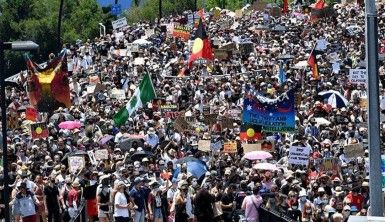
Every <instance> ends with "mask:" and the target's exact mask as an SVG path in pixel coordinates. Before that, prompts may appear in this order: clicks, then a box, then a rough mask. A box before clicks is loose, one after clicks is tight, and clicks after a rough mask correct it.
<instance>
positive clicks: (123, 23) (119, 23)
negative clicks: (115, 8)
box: [112, 17, 127, 29]
mask: <svg viewBox="0 0 385 222" xmlns="http://www.w3.org/2000/svg"><path fill="white" fill-rule="evenodd" d="M126 26H127V19H126V18H125V17H124V18H120V19H118V20H115V21H112V28H113V29H120V28H123V27H126Z"/></svg>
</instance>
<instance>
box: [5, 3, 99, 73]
mask: <svg viewBox="0 0 385 222" xmlns="http://www.w3.org/2000/svg"><path fill="white" fill-rule="evenodd" d="M0 1H1V4H0V12H2V16H0V39H1V40H2V41H15V40H33V41H35V42H36V43H38V44H39V45H40V50H39V52H37V53H35V54H34V59H35V60H37V61H38V62H45V61H46V60H47V57H48V54H49V53H51V52H53V53H58V52H57V51H56V50H57V20H58V13H59V4H60V0H0ZM105 17H107V16H106V14H103V12H102V9H101V8H100V7H99V5H98V4H97V2H96V0H65V2H64V10H63V19H62V42H63V43H74V42H75V41H76V40H77V39H81V40H86V39H88V38H94V37H97V36H99V26H98V23H99V22H103V21H104V18H105ZM6 60H9V63H10V66H9V67H10V68H11V69H8V70H7V73H9V74H8V75H12V74H15V73H17V72H19V71H20V70H22V69H25V65H24V62H22V61H23V60H24V59H23V55H22V54H21V53H15V52H9V53H7V54H6Z"/></svg>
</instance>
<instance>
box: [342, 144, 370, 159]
mask: <svg viewBox="0 0 385 222" xmlns="http://www.w3.org/2000/svg"><path fill="white" fill-rule="evenodd" d="M344 153H345V156H346V157H347V158H349V159H350V158H357V157H359V156H364V154H365V151H364V148H363V146H362V144H361V143H355V144H349V145H346V146H345V148H344Z"/></svg>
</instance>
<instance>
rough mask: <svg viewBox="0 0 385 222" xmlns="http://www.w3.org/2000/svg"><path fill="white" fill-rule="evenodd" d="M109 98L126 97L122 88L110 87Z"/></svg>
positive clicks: (118, 98) (122, 98)
mask: <svg viewBox="0 0 385 222" xmlns="http://www.w3.org/2000/svg"><path fill="white" fill-rule="evenodd" d="M110 97H111V99H117V100H124V99H126V93H125V92H124V89H112V90H111V91H110Z"/></svg>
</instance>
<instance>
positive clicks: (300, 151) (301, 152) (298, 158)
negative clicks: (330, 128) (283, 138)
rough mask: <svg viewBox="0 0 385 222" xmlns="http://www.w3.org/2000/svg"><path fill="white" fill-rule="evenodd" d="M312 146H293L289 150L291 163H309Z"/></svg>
mask: <svg viewBox="0 0 385 222" xmlns="http://www.w3.org/2000/svg"><path fill="white" fill-rule="evenodd" d="M309 154H310V147H300V146H291V147H290V150H289V161H288V163H289V164H296V165H305V166H307V165H308V164H309Z"/></svg>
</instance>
